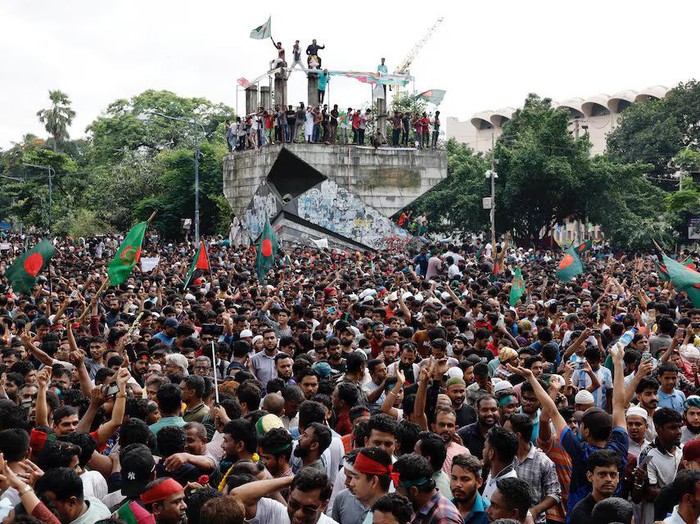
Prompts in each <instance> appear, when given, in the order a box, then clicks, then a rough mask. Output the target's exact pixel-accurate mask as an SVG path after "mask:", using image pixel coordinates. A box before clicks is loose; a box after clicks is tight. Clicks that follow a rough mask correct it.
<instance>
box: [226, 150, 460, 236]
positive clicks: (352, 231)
mask: <svg viewBox="0 0 700 524" xmlns="http://www.w3.org/2000/svg"><path fill="white" fill-rule="evenodd" d="M446 176H447V154H446V152H445V151H444V150H435V149H426V150H417V149H412V148H392V147H380V148H378V149H374V148H373V147H361V146H348V145H336V146H331V145H324V144H278V145H272V146H267V147H265V148H263V149H262V150H260V151H254V150H246V151H238V152H233V153H230V154H228V155H227V156H226V157H225V158H224V173H223V185H224V195H225V196H226V198H227V200H228V202H229V204H230V205H231V207H232V209H233V211H234V213H235V214H236V215H237V216H238V217H239V218H240V220H241V221H242V223H243V228H244V230H246V231H247V234H248V235H249V236H250V238H251V239H254V238H255V237H257V236H258V234H259V233H260V231H261V230H262V226H263V225H264V223H265V220H266V219H269V220H270V221H271V223H272V224H273V226H274V227H275V229H276V230H277V231H278V233H279V234H280V236H281V237H282V239H283V240H288V241H293V242H296V243H300V244H306V245H310V244H311V241H312V240H321V239H324V238H325V239H328V243H329V246H331V247H341V248H343V249H373V250H374V249H383V248H385V247H387V243H390V242H392V241H393V239H395V238H397V237H405V236H407V233H406V232H405V231H403V230H402V229H400V228H398V227H397V226H396V225H395V221H393V220H391V218H390V217H392V216H393V215H395V214H396V213H397V212H399V211H400V210H401V209H403V208H405V207H406V206H408V205H409V204H410V203H411V202H413V201H414V200H415V199H416V198H418V197H419V196H421V195H422V194H423V193H425V192H426V191H428V190H429V189H431V188H432V187H434V186H435V185H436V184H437V183H438V182H440V181H441V180H443V179H444V178H445V177H446Z"/></svg>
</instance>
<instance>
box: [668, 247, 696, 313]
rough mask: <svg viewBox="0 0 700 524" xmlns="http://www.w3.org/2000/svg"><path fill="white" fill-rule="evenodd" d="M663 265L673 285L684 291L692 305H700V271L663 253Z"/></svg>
mask: <svg viewBox="0 0 700 524" xmlns="http://www.w3.org/2000/svg"><path fill="white" fill-rule="evenodd" d="M663 261H664V266H666V269H667V270H668V276H669V277H670V278H671V282H673V286H674V287H675V288H676V289H677V290H679V291H685V292H686V294H687V295H688V298H689V299H690V301H691V302H692V303H693V306H695V307H700V273H698V272H697V271H695V270H693V269H690V268H689V267H687V266H684V265H683V264H681V263H679V262H676V261H675V260H673V259H671V258H668V257H667V256H666V255H663Z"/></svg>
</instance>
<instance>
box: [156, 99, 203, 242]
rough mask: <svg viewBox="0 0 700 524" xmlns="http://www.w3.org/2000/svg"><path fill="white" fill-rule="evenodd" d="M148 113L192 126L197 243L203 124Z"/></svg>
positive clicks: (196, 234)
mask: <svg viewBox="0 0 700 524" xmlns="http://www.w3.org/2000/svg"><path fill="white" fill-rule="evenodd" d="M148 114H150V115H155V116H160V117H163V118H167V119H169V120H176V121H178V122H185V123H187V124H190V125H191V126H193V127H194V243H195V244H196V245H199V128H202V132H204V126H202V124H200V123H199V122H197V120H195V119H192V120H188V119H187V118H180V117H177V116H170V115H165V114H163V113H158V112H157V111H149V112H148Z"/></svg>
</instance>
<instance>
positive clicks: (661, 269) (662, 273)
mask: <svg viewBox="0 0 700 524" xmlns="http://www.w3.org/2000/svg"><path fill="white" fill-rule="evenodd" d="M654 263H655V264H656V273H657V274H658V275H659V278H660V279H661V280H663V281H664V282H668V281H669V280H671V277H669V276H668V270H667V269H666V266H665V265H664V264H662V263H660V262H658V261H656V262H654ZM681 265H682V266H684V267H686V268H688V269H690V270H692V271H697V268H696V267H695V263H694V262H693V259H692V258H687V259H686V260H685V262H681Z"/></svg>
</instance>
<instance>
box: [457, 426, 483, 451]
mask: <svg viewBox="0 0 700 524" xmlns="http://www.w3.org/2000/svg"><path fill="white" fill-rule="evenodd" d="M457 435H459V438H461V439H462V445H463V446H464V447H465V448H467V449H468V450H469V453H471V454H472V455H474V456H475V457H477V458H479V459H481V458H483V456H484V442H486V437H483V436H481V432H480V431H479V423H478V422H474V423H473V424H469V425H468V426H465V427H463V428H462V429H460V430H459V431H457Z"/></svg>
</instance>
